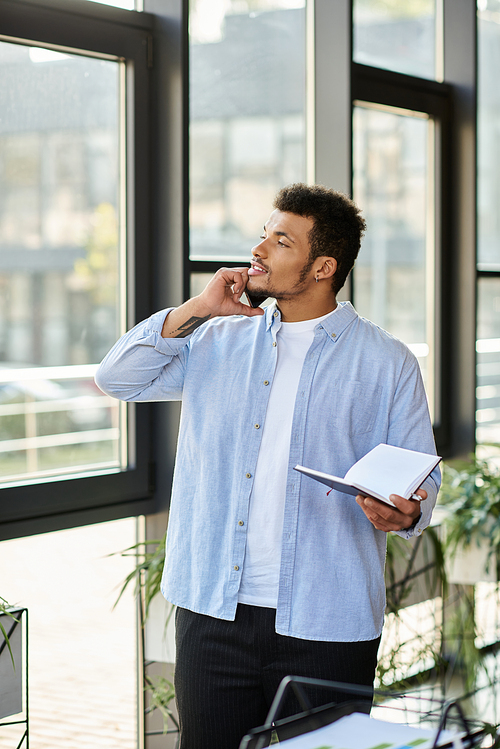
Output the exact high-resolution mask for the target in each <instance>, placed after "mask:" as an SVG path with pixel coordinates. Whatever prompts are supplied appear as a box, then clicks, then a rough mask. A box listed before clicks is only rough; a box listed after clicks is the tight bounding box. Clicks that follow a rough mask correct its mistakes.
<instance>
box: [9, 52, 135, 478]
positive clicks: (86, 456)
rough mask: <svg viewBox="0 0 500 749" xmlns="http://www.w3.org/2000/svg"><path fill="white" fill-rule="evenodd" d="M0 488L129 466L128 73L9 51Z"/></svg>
mask: <svg viewBox="0 0 500 749" xmlns="http://www.w3.org/2000/svg"><path fill="white" fill-rule="evenodd" d="M0 66H1V68H2V77H1V84H0V85H1V87H2V101H3V102H4V110H3V111H4V115H3V117H2V120H1V122H0V285H1V288H2V295H1V298H0V420H1V424H2V427H1V429H0V483H2V484H4V483H7V482H13V481H26V480H34V479H37V478H40V477H46V476H50V475H60V476H62V475H70V474H72V473H75V472H82V471H96V470H100V469H101V470H102V469H105V468H126V467H127V428H126V419H125V416H126V414H125V413H124V410H123V408H120V407H119V405H118V402H117V401H113V400H111V399H108V398H107V397H106V396H104V395H103V394H102V393H101V392H100V391H99V390H98V389H97V387H96V386H95V385H94V383H93V373H94V369H95V366H96V364H97V363H98V362H99V361H100V360H101V359H102V357H103V356H104V354H105V353H106V351H107V350H108V349H109V348H110V346H111V344H112V343H113V342H114V341H115V340H116V338H117V337H118V335H119V334H120V332H122V331H123V328H124V325H125V319H124V314H123V312H124V302H125V300H124V298H123V290H124V288H125V282H124V278H125V271H126V265H125V247H126V230H125V227H124V218H125V217H124V216H123V210H124V209H123V206H124V197H123V192H124V191H125V183H124V174H123V170H124V159H123V145H124V144H123V142H122V140H123V139H122V132H123V122H122V121H121V116H122V111H123V107H122V106H121V102H122V99H123V97H124V95H125V92H124V90H123V86H122V83H123V81H124V75H125V71H124V63H123V62H121V61H119V60H116V59H103V58H99V57H87V56H84V55H75V54H68V53H64V54H62V53H61V52H58V51H55V50H53V49H46V48H42V47H33V46H27V45H22V44H12V43H8V42H0Z"/></svg>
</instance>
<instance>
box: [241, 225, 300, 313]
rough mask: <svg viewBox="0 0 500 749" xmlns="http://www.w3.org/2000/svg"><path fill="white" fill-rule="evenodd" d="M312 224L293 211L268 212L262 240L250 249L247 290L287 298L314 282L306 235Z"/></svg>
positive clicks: (275, 297)
mask: <svg viewBox="0 0 500 749" xmlns="http://www.w3.org/2000/svg"><path fill="white" fill-rule="evenodd" d="M313 224H314V222H313V219H311V218H305V217H304V216H297V214H295V213H284V212H283V211H278V210H275V211H273V212H272V213H271V215H270V217H269V220H268V221H267V223H266V225H265V226H264V232H263V234H262V236H261V242H260V243H259V244H258V245H256V246H255V247H254V248H253V249H252V255H253V258H252V261H251V263H252V266H251V268H250V270H249V271H248V276H249V278H248V284H247V288H248V291H249V292H251V293H252V294H255V295H256V296H257V295H259V296H260V295H266V296H270V297H273V298H274V299H288V298H291V297H294V296H298V295H299V294H302V293H303V292H304V291H305V290H306V289H308V288H310V286H311V285H312V284H314V282H315V280H314V274H313V271H312V269H311V264H310V263H309V249H310V248H309V238H308V233H309V232H310V230H311V229H312V228H313Z"/></svg>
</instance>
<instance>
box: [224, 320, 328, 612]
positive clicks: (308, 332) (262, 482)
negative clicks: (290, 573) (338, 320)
mask: <svg viewBox="0 0 500 749" xmlns="http://www.w3.org/2000/svg"><path fill="white" fill-rule="evenodd" d="M329 314H333V312H330V313H329ZM326 317H328V315H323V316H322V317H318V318H315V319H314V320H304V321H301V322H288V323H287V322H285V323H282V324H281V328H280V330H279V331H278V335H277V341H278V360H277V364H276V371H275V374H274V380H273V383H272V386H271V392H270V394H269V403H268V407H267V412H266V419H265V422H264V426H263V433H262V442H261V445H260V450H259V456H258V459H257V466H256V470H255V477H254V484H253V490H252V494H251V496H250V508H249V515H248V529H247V543H246V549H245V561H244V564H243V571H242V575H241V584H240V590H239V594H238V601H239V602H240V603H246V604H250V605H252V606H265V607H267V608H276V605H277V602H278V582H279V571H280V562H281V539H282V533H283V513H284V508H285V495H286V481H287V473H288V458H289V454H290V438H291V434H292V419H293V411H294V407H295V399H296V396H297V389H298V386H299V380H300V375H301V372H302V366H303V364H304V359H305V357H306V354H307V352H308V350H309V348H310V346H311V343H312V342H313V338H314V328H315V327H316V325H317V324H318V323H319V322H321V320H324V319H325V318H326Z"/></svg>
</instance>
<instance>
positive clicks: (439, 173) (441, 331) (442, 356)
mask: <svg viewBox="0 0 500 749" xmlns="http://www.w3.org/2000/svg"><path fill="white" fill-rule="evenodd" d="M351 100H352V107H353V109H354V103H355V102H367V103H370V104H374V105H377V104H380V105H382V106H388V107H395V108H397V109H403V110H405V109H406V110H408V111H413V112H422V113H425V114H428V115H429V116H430V117H432V118H433V120H434V121H435V122H436V124H437V128H438V133H437V138H436V154H435V159H436V161H435V169H436V184H435V211H436V213H435V216H436V237H435V240H436V253H437V264H436V271H437V273H436V289H435V294H436V306H435V310H436V316H437V321H436V323H437V324H436V327H435V330H436V339H437V340H436V347H437V351H436V354H437V360H438V367H437V371H436V373H435V375H436V382H435V390H436V395H437V402H438V403H439V421H436V423H434V425H433V428H434V436H435V439H436V446H437V450H438V453H439V454H440V455H443V456H446V455H447V454H448V453H449V451H450V449H451V445H450V443H451V433H450V432H451V423H450V422H451V401H450V392H451V388H450V382H451V379H450V378H451V375H452V372H451V364H450V363H451V346H452V340H451V336H450V334H449V331H450V330H451V305H450V296H451V291H452V289H451V274H450V272H449V269H450V267H451V240H450V210H451V204H450V196H451V180H452V171H451V163H452V133H451V127H452V110H453V88H452V86H450V85H449V84H447V83H440V82H438V81H433V80H429V79H426V78H418V77H415V76H411V75H406V74H404V73H397V72H394V71H391V70H385V69H382V68H375V67H371V66H368V65H362V64H361V63H356V62H352V63H351ZM351 192H352V185H351ZM351 283H352V296H353V301H354V304H356V284H355V275H354V274H353V275H352V281H351Z"/></svg>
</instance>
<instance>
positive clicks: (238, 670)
mask: <svg viewBox="0 0 500 749" xmlns="http://www.w3.org/2000/svg"><path fill="white" fill-rule="evenodd" d="M275 614H276V612H275V610H274V609H266V608H261V607H258V606H246V605H242V604H239V605H238V610H237V613H236V619H235V621H234V622H231V621H226V620H223V619H214V618H212V617H209V616H203V615H202V614H195V613H193V612H192V611H187V610H186V609H179V608H178V609H177V611H176V644H177V657H176V665H175V678H174V680H175V691H176V699H177V707H178V711H179V719H180V727H181V742H180V749H238V746H239V744H240V741H241V739H242V738H243V736H244V735H245V734H246V733H247V732H248V730H249V729H251V728H255V727H257V726H261V725H262V724H263V723H264V721H265V719H266V716H267V713H268V711H269V707H270V706H271V702H272V700H273V698H274V695H275V693H276V690H277V688H278V686H279V683H280V681H281V679H282V678H283V677H284V676H287V675H289V674H293V675H295V676H308V677H312V678H318V679H331V680H333V681H340V682H347V683H350V684H363V685H366V686H370V687H371V686H372V685H373V680H374V676H375V667H376V663H377V650H378V646H379V642H380V638H377V639H376V640H370V641H366V642H364V641H363V642H316V641H312V640H300V639H297V638H295V637H284V636H283V635H278V634H276V632H275V629H274V620H275ZM308 696H309V697H310V699H311V702H312V703H313V707H316V706H320V705H323V704H326V703H328V702H333V701H337V702H341V701H343V700H344V701H345V700H346V699H347V700H349V699H353V697H352V695H347V696H346V695H344V696H343V697H342V695H336V696H335V695H332V692H331V691H325V690H315V691H314V692H313V691H312V690H308ZM294 703H295V698H294V697H291V698H290V700H289V701H288V702H287V704H286V705H285V710H284V712H283V713H282V715H281V716H280V717H284V716H285V715H293V714H294V713H296V712H298V711H299V706H298V704H294Z"/></svg>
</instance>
